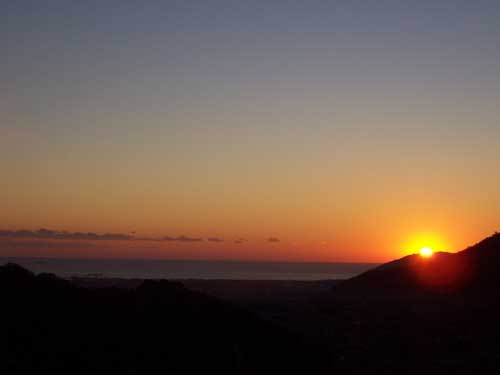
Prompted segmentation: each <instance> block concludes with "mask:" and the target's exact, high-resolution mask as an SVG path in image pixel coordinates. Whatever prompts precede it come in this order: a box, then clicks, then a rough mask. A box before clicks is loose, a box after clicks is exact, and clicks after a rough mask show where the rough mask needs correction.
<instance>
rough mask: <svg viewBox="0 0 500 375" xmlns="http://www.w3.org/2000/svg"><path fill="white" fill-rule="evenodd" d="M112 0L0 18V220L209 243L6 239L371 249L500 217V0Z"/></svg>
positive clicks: (269, 252)
mask: <svg viewBox="0 0 500 375" xmlns="http://www.w3.org/2000/svg"><path fill="white" fill-rule="evenodd" d="M112 3H113V2H102V4H100V5H99V7H98V9H97V8H94V7H90V6H87V5H85V4H83V5H82V6H81V7H78V8H75V7H74V6H72V5H70V4H69V3H68V4H66V3H64V4H62V3H61V4H57V7H56V8H54V9H53V8H51V6H53V5H49V4H46V2H36V4H32V7H30V9H29V11H28V10H27V9H24V8H23V7H17V6H16V5H13V6H12V9H11V10H10V11H9V12H5V14H0V25H6V27H7V28H8V32H5V33H0V42H1V43H2V45H3V46H5V50H6V51H8V53H7V54H6V56H7V57H6V58H5V59H0V86H1V87H2V90H1V92H0V202H1V204H0V230H4V231H15V230H21V229H25V230H31V231H34V230H38V229H39V228H49V229H51V230H56V231H68V232H78V231H81V232H96V233H100V234H102V233H123V234H130V233H132V232H135V233H136V236H138V237H163V236H172V237H177V236H181V235H185V236H188V237H193V238H194V237H200V238H203V239H205V240H204V241H198V242H182V241H170V242H168V241H166V242H158V241H157V242H154V241H146V242H141V241H125V243H123V242H117V241H114V240H101V241H97V243H93V242H92V241H82V240H71V241H67V240H61V239H59V240H52V239H49V240H48V239H42V240H43V241H42V240H41V239H38V240H33V239H27V238H13V237H12V236H9V235H6V236H3V237H2V238H0V255H16V254H24V255H42V256H46V255H50V256H88V257H138V258H141V257H158V258H182V259H251V260H285V261H374V262H378V261H385V260H389V259H392V258H395V257H399V256H402V255H404V254H406V253H408V252H414V251H417V250H418V249H417V248H416V247H418V246H421V245H422V246H433V247H436V248H437V249H436V250H451V251H455V250H460V249H462V248H464V247H465V246H467V245H469V244H471V243H474V242H476V241H478V240H480V239H481V238H483V237H485V236H487V235H490V234H491V233H492V232H494V231H496V230H498V229H499V226H500V194H499V193H498V192H499V191H500V173H498V170H499V160H500V125H499V124H500V110H499V105H498V104H499V103H500V49H499V48H495V46H497V45H498V40H500V26H499V25H500V23H499V22H498V19H499V17H500V7H499V6H498V4H496V3H495V2H491V3H488V4H483V5H481V6H477V7H476V6H474V7H471V6H469V4H468V3H467V4H466V2H463V3H462V2H459V3H460V4H457V3H456V2H454V1H450V2H446V1H445V2H443V3H442V4H441V3H440V5H439V6H436V5H435V4H434V3H433V2H426V1H419V2H412V3H411V4H406V3H405V4H402V3H401V4H400V3H399V2H381V3H379V2H374V3H373V4H365V5H362V6H361V5H360V4H356V3H352V2H341V3H339V4H337V2H331V3H328V2H326V3H325V2H321V4H320V3H316V2H311V3H308V4H307V5H305V4H304V5H300V6H299V3H297V4H294V5H292V4H288V3H287V4H278V3H276V4H275V3H273V2H271V3H269V2H265V1H264V2H259V1H258V0H256V1H250V2H241V3H240V2H238V3H234V4H232V5H228V4H226V3H225V2H220V3H219V2H218V1H216V2H215V3H214V4H211V5H210V6H206V5H203V4H204V2H200V4H198V6H194V5H193V6H191V5H190V4H188V3H189V2H186V3H184V2H174V3H175V4H174V3H171V2H164V3H163V2H158V3H151V4H149V3H148V4H147V5H145V4H142V3H141V5H140V6H139V5H137V4H136V3H134V2H130V4H128V5H122V2H120V6H117V5H116V4H114V5H113V4H112ZM138 7H139V8H138ZM111 15H112V17H111ZM264 15H265V16H264ZM3 18H5V19H3ZM68 20H71V22H68ZM0 237H1V236H0ZM207 237H220V238H224V242H210V241H207V240H206V238H207ZM269 237H276V238H278V239H279V240H280V241H279V242H269V241H268V240H267V239H268V238H269ZM237 238H244V239H248V241H247V242H244V243H240V244H237V243H235V242H234V240H235V239H237ZM422 238H424V240H421V239H422ZM28 240H29V241H38V245H33V244H31V243H26V241H28ZM53 242H56V244H54V243H53ZM426 242H432V243H430V244H427V243H426ZM63 245H64V246H63Z"/></svg>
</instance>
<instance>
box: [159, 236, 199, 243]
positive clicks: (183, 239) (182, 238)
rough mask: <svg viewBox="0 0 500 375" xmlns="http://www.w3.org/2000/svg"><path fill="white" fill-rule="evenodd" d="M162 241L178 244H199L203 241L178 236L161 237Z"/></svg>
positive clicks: (196, 238)
mask: <svg viewBox="0 0 500 375" xmlns="http://www.w3.org/2000/svg"><path fill="white" fill-rule="evenodd" d="M163 241H178V242H200V241H203V238H198V237H187V236H178V237H170V236H165V237H163Z"/></svg>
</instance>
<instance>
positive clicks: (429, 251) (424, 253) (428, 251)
mask: <svg viewBox="0 0 500 375" xmlns="http://www.w3.org/2000/svg"><path fill="white" fill-rule="evenodd" d="M433 253H434V251H432V249H431V248H430V247H423V248H421V249H420V250H419V254H420V255H421V256H423V257H424V258H429V257H431V256H432V254H433Z"/></svg>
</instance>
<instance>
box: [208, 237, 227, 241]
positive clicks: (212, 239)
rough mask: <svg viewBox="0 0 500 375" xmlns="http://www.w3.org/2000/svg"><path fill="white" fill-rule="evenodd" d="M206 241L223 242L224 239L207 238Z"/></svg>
mask: <svg viewBox="0 0 500 375" xmlns="http://www.w3.org/2000/svg"><path fill="white" fill-rule="evenodd" d="M207 241H209V242H224V238H219V237H208V238H207Z"/></svg>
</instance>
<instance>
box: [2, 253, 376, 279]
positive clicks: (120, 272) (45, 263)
mask: <svg viewBox="0 0 500 375" xmlns="http://www.w3.org/2000/svg"><path fill="white" fill-rule="evenodd" d="M9 262H10V263H17V264H19V265H20V266H22V267H24V268H27V269H29V270H30V271H32V272H34V273H37V274H38V273H41V272H47V273H53V274H55V275H57V276H59V277H63V278H72V277H95V278H121V279H176V280H179V279H205V280H214V279H220V280H310V281H313V280H340V279H347V278H350V277H353V276H356V275H358V274H360V273H362V272H364V271H366V270H368V269H370V268H373V267H375V266H377V264H374V263H287V262H241V261H198V260H196V261H194V260H143V259H58V258H12V257H9V258H5V257H3V258H0V264H2V265H3V264H5V263H9Z"/></svg>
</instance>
